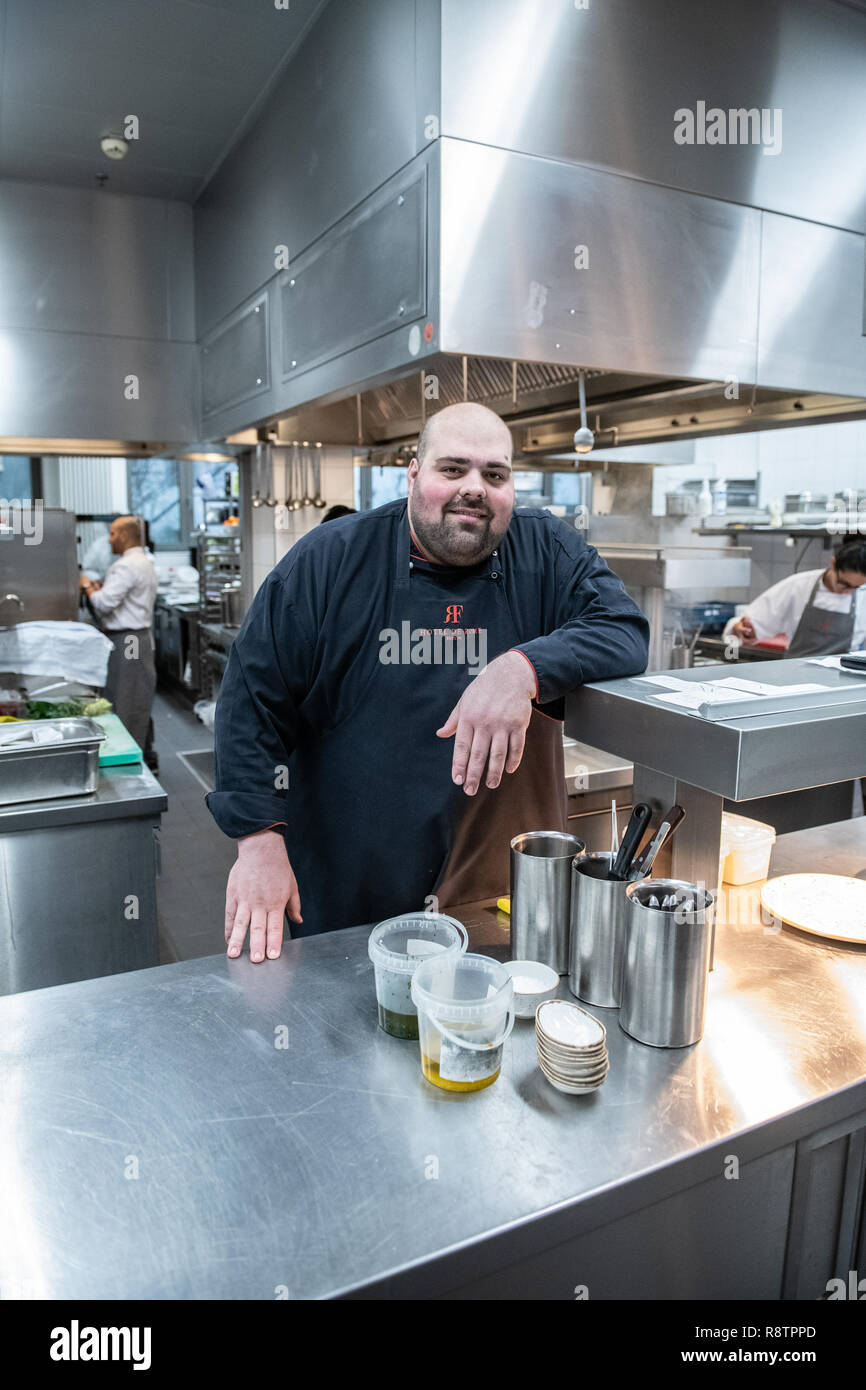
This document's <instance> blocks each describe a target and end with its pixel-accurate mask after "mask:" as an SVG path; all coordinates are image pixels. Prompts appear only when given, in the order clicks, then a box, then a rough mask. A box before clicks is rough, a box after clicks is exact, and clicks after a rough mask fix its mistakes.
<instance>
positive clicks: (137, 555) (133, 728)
mask: <svg viewBox="0 0 866 1390" xmlns="http://www.w3.org/2000/svg"><path fill="white" fill-rule="evenodd" d="M108 539H109V541H110V543H111V549H112V553H113V554H114V555H115V556H116V557H117V558H116V559H115V561H114V563H113V564H112V565H111V566H110V567H109V569H108V571H107V572H106V575H105V579H104V581H103V582H102V584H98V583H96V582H94V580H92V579H90V578H89V577H88V576H87V575H86V574H83V575H82V576H81V587H82V589H83V590H84V592H85V594H86V595H87V598H88V601H89V603H90V607H91V608H92V610H93V612H94V614H95V616H96V619H97V621H98V623H99V626H100V627H101V628H102V631H103V632H104V633H105V635H106V637H107V638H108V639H109V641H110V642H111V644H112V646H113V648H114V650H113V652H112V653H111V656H110V657H109V659H108V678H107V680H106V684H105V698H106V700H110V701H111V703H112V705H113V706H114V712H115V714H116V715H117V717H118V718H119V719H120V720H122V722H123V723H124V724H125V725H126V728H127V729H128V730H129V732H130V734H131V735H132V737H133V738H134V739H135V741H136V743H137V744H138V746H139V748H141V749H143V750H144V753H145V759H146V761H147V763H148V765H149V766H150V767H151V768H153V769H154V771H155V770H156V766H157V764H156V756H155V754H154V752H153V749H152V747H151V744H152V726H151V719H150V711H151V706H152V704H153V696H154V692H155V691H156V664H155V661H154V654H153V635H152V632H151V627H152V624H153V606H154V603H155V601H156V592H157V587H158V581H157V576H156V570H155V569H154V567H153V561H152V560H151V559H150V558H149V557H148V556H147V555H146V554H145V551H144V549H143V547H142V535H141V526H140V523H139V522H138V520H137V519H136V518H135V517H134V516H119V517H117V518H116V520H114V521H113V522H112V523H111V529H110V530H109V533H108Z"/></svg>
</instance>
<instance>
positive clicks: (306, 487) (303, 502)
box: [301, 440, 313, 507]
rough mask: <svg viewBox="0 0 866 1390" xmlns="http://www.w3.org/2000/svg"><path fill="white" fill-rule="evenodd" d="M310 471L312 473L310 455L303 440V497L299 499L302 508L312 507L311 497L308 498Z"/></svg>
mask: <svg viewBox="0 0 866 1390" xmlns="http://www.w3.org/2000/svg"><path fill="white" fill-rule="evenodd" d="M311 471H312V463H311V462H310V454H309V450H308V449H307V442H306V440H305V441H304V495H303V498H302V499H301V506H302V507H312V505H313V499H312V497H311V496H310V486H311V482H310V472H311Z"/></svg>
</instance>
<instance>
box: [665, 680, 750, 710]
mask: <svg viewBox="0 0 866 1390" xmlns="http://www.w3.org/2000/svg"><path fill="white" fill-rule="evenodd" d="M751 698H752V697H751V696H750V695H746V694H745V693H744V691H742V690H719V691H718V692H713V691H712V690H707V689H706V688H705V687H704V686H702V685H693V686H691V688H690V689H689V690H680V691H678V692H677V694H675V695H659V699H660V700H664V702H665V704H666V705H676V706H677V708H678V709H695V710H696V709H700V707H701V705H721V704H732V703H734V702H735V701H737V700H750V699H751Z"/></svg>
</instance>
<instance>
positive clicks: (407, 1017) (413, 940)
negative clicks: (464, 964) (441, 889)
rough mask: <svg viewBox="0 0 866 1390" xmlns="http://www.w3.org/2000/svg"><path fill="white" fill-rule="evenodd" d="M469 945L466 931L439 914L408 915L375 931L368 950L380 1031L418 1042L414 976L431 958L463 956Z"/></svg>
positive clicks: (458, 924)
mask: <svg viewBox="0 0 866 1390" xmlns="http://www.w3.org/2000/svg"><path fill="white" fill-rule="evenodd" d="M468 942H469V938H468V935H467V933H466V928H465V927H464V926H462V925H461V923H460V922H457V921H455V920H454V918H453V917H444V916H442V915H441V914H439V913H431V914H430V915H429V916H428V915H427V914H426V913H423V912H418V913H406V914H405V915H404V916H402V917H389V918H388V920H387V921H386V922H380V923H379V925H378V926H377V927H374V928H373V930H372V932H371V933H370V940H369V943H368V947H367V950H368V953H369V956H370V960H371V961H372V962H373V968H374V971H375V976H376V1003H377V1006H378V1010H379V1026H380V1028H383V1029H384V1031H385V1032H386V1033H390V1034H391V1036H392V1037H394V1038H417V1036H418V1011H417V1009H416V1007H415V1004H414V1002H413V999H412V994H411V988H412V976H413V975H414V973H415V971H416V969H417V967H418V966H419V965H420V964H421V962H422V960H425V959H426V958H427V957H428V956H432V955H445V954H447V953H449V952H453V953H454V954H455V955H459V954H462V953H463V952H464V951H465V950H466V947H467V945H468Z"/></svg>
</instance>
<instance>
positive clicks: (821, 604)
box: [724, 535, 866, 657]
mask: <svg viewBox="0 0 866 1390" xmlns="http://www.w3.org/2000/svg"><path fill="white" fill-rule="evenodd" d="M864 585H866V537H864V536H859V535H853V536H846V537H845V538H844V540H843V541H842V542H841V543H840V544H839V545H838V546H837V547H836V550H835V552H834V554H833V558H832V560H831V561H830V564H829V565H828V566H827V568H826V569H823V570H805V571H803V573H802V574H791V575H789V576H788V578H787V579H782V580H780V581H779V583H778V584H774V585H773V586H772V588H770V589H767V590H765V592H764V593H763V594H759V595H758V597H757V598H756V599H753V600H752V602H751V603H750V604H749V605H748V608H747V611H746V612H745V613H743V614H742V616H741V617H739V618H732V619H731V620H730V622H729V623H728V624H727V626H726V628H725V632H724V636H725V638H726V639H727V638H729V637H736V638H738V639H739V640H740V641H741V642H743V643H744V645H745V646H754V645H755V643H756V642H766V641H767V640H768V638H770V637H776V636H778V635H779V634H782V635H784V636H785V637H787V639H788V649H787V652H786V656H789V657H805V656H835V655H837V654H838V653H840V652H850V651H854V650H856V649H858V648H860V647H862V646H863V644H864V641H866V588H864Z"/></svg>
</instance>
